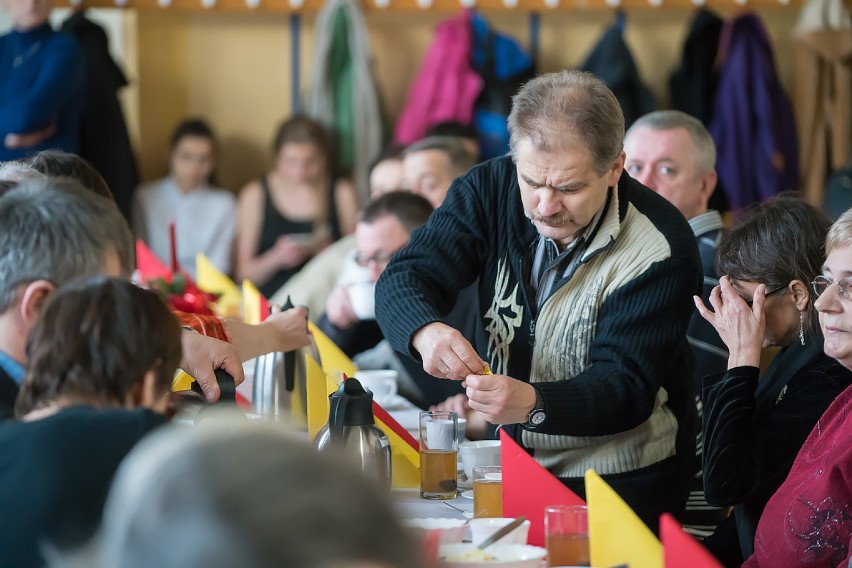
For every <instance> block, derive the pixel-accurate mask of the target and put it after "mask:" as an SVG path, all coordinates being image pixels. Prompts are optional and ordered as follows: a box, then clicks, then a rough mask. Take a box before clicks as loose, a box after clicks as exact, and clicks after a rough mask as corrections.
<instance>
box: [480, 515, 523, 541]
mask: <svg viewBox="0 0 852 568" xmlns="http://www.w3.org/2000/svg"><path fill="white" fill-rule="evenodd" d="M514 520H515V519H512V518H510V517H492V518H482V519H473V520H472V521H470V534H471V537H470V541H471V543H472V544H473V545H474V546H476V545H478V544H479V543H480V542H482V541H484V540H485V539H487V538H489V537H491V535H493V534H494V533H496V532H497V531H498V530H500V529H502V528H503V527H505V526H506V525H508V524H509V523H511V522H512V521H514ZM529 532H530V522H529V521H524V522H523V523H521V526H519V527H517V528H516V529H515V530H513V531H512V532H510V533H509V534H507V535H506V536H504V537H503V538H501V539H500V544H526V543H527V538H528V536H529Z"/></svg>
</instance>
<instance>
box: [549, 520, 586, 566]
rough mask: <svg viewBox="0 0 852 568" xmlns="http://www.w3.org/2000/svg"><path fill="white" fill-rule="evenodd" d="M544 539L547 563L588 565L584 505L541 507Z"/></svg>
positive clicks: (554, 564)
mask: <svg viewBox="0 0 852 568" xmlns="http://www.w3.org/2000/svg"><path fill="white" fill-rule="evenodd" d="M544 539H545V546H546V547H547V558H548V562H549V563H550V566H591V562H590V558H589V514H588V508H587V507H586V506H585V505H552V506H550V507H545V508H544Z"/></svg>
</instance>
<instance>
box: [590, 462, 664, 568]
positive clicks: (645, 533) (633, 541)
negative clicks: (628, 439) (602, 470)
mask: <svg viewBox="0 0 852 568" xmlns="http://www.w3.org/2000/svg"><path fill="white" fill-rule="evenodd" d="M586 503H587V504H588V506H589V551H590V552H591V560H592V566H617V565H621V564H626V565H628V566H630V568H663V547H662V545H661V544H660V541H659V540H657V537H655V536H654V533H652V532H651V529H649V528H648V527H647V526H645V523H643V522H642V521H641V520H639V517H637V516H636V513H634V512H633V510H632V509H631V508H630V507H629V506H628V505H627V503H625V502H624V501H623V500H622V499H621V497H619V496H618V494H617V493H616V492H615V491H613V489H612V487H610V486H609V485H607V483H606V482H605V481H604V480H603V479H601V478H600V476H599V475H598V474H597V473H595V472H594V471H593V470H591V469H590V470H589V471H587V472H586Z"/></svg>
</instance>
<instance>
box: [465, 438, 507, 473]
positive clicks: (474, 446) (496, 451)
mask: <svg viewBox="0 0 852 568" xmlns="http://www.w3.org/2000/svg"><path fill="white" fill-rule="evenodd" d="M459 456H460V457H461V460H462V465H463V466H464V474H465V475H466V476H467V478H468V480H470V482H471V483H472V482H473V468H475V467H479V466H483V465H500V440H480V441H479V442H463V443H461V444H459Z"/></svg>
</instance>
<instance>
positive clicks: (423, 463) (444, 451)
mask: <svg viewBox="0 0 852 568" xmlns="http://www.w3.org/2000/svg"><path fill="white" fill-rule="evenodd" d="M458 429H459V418H458V415H457V414H456V413H455V412H447V411H437V410H435V411H427V412H421V413H420V496H421V497H423V498H424V499H455V498H456V497H457V495H458V494H457V492H456V488H457V486H458V465H457V464H458V451H459V445H458Z"/></svg>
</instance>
